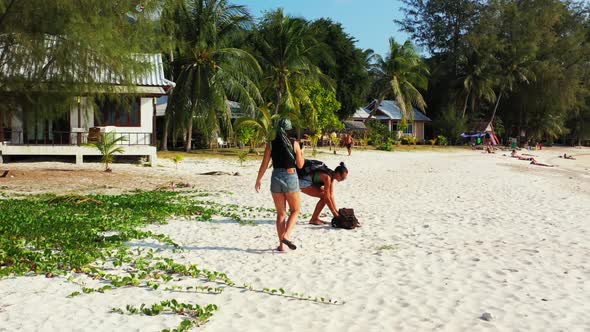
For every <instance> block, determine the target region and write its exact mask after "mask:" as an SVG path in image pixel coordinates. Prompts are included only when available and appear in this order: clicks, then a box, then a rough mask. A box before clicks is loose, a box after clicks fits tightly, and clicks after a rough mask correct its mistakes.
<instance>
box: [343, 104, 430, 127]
mask: <svg viewBox="0 0 590 332" xmlns="http://www.w3.org/2000/svg"><path fill="white" fill-rule="evenodd" d="M375 103H376V101H373V102H372V103H370V104H369V105H367V106H366V107H365V108H359V109H358V110H356V112H354V115H353V116H352V118H353V119H366V118H368V117H369V114H370V112H371V110H370V108H371V107H372V105H374V104H375ZM372 118H375V119H377V120H401V119H402V111H401V109H400V108H399V106H398V105H397V103H396V102H395V101H394V100H384V101H383V102H382V103H381V106H380V107H379V112H377V113H376V114H374V115H373V117H372ZM414 121H423V122H430V121H432V120H430V118H429V117H427V116H426V115H425V114H424V113H422V112H420V111H419V110H417V109H416V108H414Z"/></svg>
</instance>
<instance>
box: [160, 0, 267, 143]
mask: <svg viewBox="0 0 590 332" xmlns="http://www.w3.org/2000/svg"><path fill="white" fill-rule="evenodd" d="M178 17H179V21H178V24H179V27H178V29H176V32H177V35H178V36H177V38H179V40H178V41H177V47H178V49H179V53H180V54H179V56H178V57H177V58H176V59H175V61H174V65H175V66H178V68H180V73H179V75H178V78H177V80H176V88H175V89H174V90H173V92H172V95H171V96H170V101H169V102H168V107H167V110H166V111H167V112H168V111H170V113H171V116H172V117H173V122H175V123H176V124H183V129H184V130H185V133H186V136H185V137H186V144H185V150H186V151H187V152H188V151H190V150H191V147H192V146H191V138H192V132H193V126H196V127H197V129H198V130H199V131H201V132H202V133H203V134H204V135H206V137H211V135H212V134H213V133H214V132H218V131H223V132H225V134H226V135H230V133H231V111H230V109H229V106H228V104H227V100H228V98H231V99H233V100H236V101H238V102H239V103H240V107H241V109H242V110H244V111H246V112H251V113H254V110H255V108H256V103H257V102H259V101H260V100H261V97H260V92H259V90H258V87H257V85H256V83H255V81H256V79H257V77H258V76H259V75H260V73H261V69H260V66H259V65H258V63H257V61H256V59H255V58H254V57H253V56H252V55H251V54H249V53H248V52H246V51H244V50H242V49H237V48H232V47H229V45H228V41H229V40H230V37H231V36H232V34H234V33H236V32H238V31H240V30H241V29H244V28H247V27H249V26H250V24H251V22H252V18H251V16H250V15H249V14H248V12H247V10H246V8H245V7H244V6H239V5H232V4H230V3H229V2H228V1H227V0H187V1H186V2H184V3H182V4H181V7H180V9H179V15H178Z"/></svg>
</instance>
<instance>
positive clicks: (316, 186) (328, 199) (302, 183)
mask: <svg viewBox="0 0 590 332" xmlns="http://www.w3.org/2000/svg"><path fill="white" fill-rule="evenodd" d="M346 177H348V169H347V168H346V165H344V163H343V162H341V163H340V165H338V167H336V169H334V170H333V171H332V170H330V169H325V170H316V171H313V172H311V173H310V174H307V175H305V176H303V177H301V178H300V179H299V188H301V192H303V193H304V194H306V195H309V196H311V197H317V198H319V199H320V200H319V201H318V203H317V204H316V206H315V209H314V211H313V214H312V216H311V219H310V220H309V223H310V224H312V225H324V224H327V222H325V221H323V220H321V219H320V214H321V213H322V210H323V209H324V207H325V206H326V205H327V206H328V208H329V209H330V211H331V212H332V215H333V216H334V217H338V208H336V201H335V200H334V180H336V181H338V182H340V181H344V180H346Z"/></svg>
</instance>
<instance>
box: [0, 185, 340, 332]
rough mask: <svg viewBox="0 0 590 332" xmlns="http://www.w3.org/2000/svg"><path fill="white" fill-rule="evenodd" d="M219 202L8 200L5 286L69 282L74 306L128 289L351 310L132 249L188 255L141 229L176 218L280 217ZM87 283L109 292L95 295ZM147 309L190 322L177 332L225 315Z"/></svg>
mask: <svg viewBox="0 0 590 332" xmlns="http://www.w3.org/2000/svg"><path fill="white" fill-rule="evenodd" d="M215 195H216V193H207V192H203V191H199V190H187V191H185V192H182V191H163V190H158V191H151V192H133V193H130V194H123V195H114V196H108V195H91V196H82V195H66V196H56V195H38V196H27V197H24V198H18V199H10V198H8V199H2V200H0V220H2V221H3V222H2V223H0V278H2V277H8V276H14V275H16V276H20V275H25V274H29V273H34V274H43V275H45V276H46V277H48V278H53V277H59V276H64V277H65V278H67V280H68V281H70V282H72V283H75V284H78V285H80V290H79V291H75V292H72V293H71V294H69V295H68V297H70V298H72V297H77V296H82V295H84V294H91V293H105V292H109V291H112V290H114V289H117V288H121V287H135V288H145V289H160V290H164V291H169V292H192V293H205V294H213V295H215V294H220V293H222V292H223V291H224V289H225V288H228V287H229V288H237V289H245V290H247V291H254V292H260V293H265V294H268V295H274V296H284V297H289V298H296V299H299V300H305V301H314V302H318V303H324V304H342V303H343V302H341V301H336V300H332V299H329V298H325V297H316V296H308V295H304V294H300V293H297V292H287V291H285V290H284V289H282V288H279V289H271V288H261V289H257V288H254V287H252V286H251V285H246V284H244V286H237V285H236V283H235V282H234V281H232V280H231V279H230V278H229V277H228V276H227V275H226V274H225V273H223V272H219V271H211V270H208V269H204V268H200V267H199V266H197V265H195V264H180V263H178V262H176V261H174V260H173V259H172V258H165V257H160V256H157V255H156V254H157V252H160V251H161V250H162V249H157V250H156V249H149V250H145V249H143V248H132V247H131V245H130V241H132V240H141V239H147V238H151V239H155V240H157V241H158V242H160V243H162V244H165V245H166V246H167V249H169V250H171V251H172V253H177V252H182V250H183V249H182V247H180V246H179V245H178V244H177V243H175V241H174V240H173V239H171V238H170V237H168V236H166V235H164V234H157V233H153V232H151V231H146V230H142V229H141V228H142V227H144V226H147V225H149V224H153V223H160V224H163V223H166V220H167V219H169V218H170V217H180V218H187V219H189V220H198V221H214V220H215V219H216V218H230V219H231V220H234V221H236V222H238V223H240V224H248V223H250V222H251V223H253V224H255V223H254V221H252V219H255V218H261V216H262V217H264V218H272V217H273V216H274V214H273V210H272V209H266V208H260V207H245V206H238V205H233V204H227V205H226V204H219V203H217V202H215V201H213V200H212V198H213V197H215ZM251 218H252V219H251ZM107 271H109V272H107ZM191 281H197V282H196V283H195V282H192V283H191V284H190V285H188V286H187V285H179V284H178V282H191ZM87 282H92V283H101V284H102V285H101V286H100V287H96V288H93V287H90V286H89V285H87V284H86V283H87ZM210 283H213V284H216V285H210ZM129 308H133V307H131V306H130V307H129ZM140 308H141V309H138V310H139V311H137V312H139V313H140V314H147V313H148V312H149V313H151V314H156V312H167V311H170V312H175V313H177V314H181V315H184V316H185V318H186V319H185V320H183V322H182V323H181V325H179V326H178V327H177V328H176V329H175V330H174V331H186V330H187V329H189V328H192V327H194V326H199V325H201V324H204V322H206V321H207V320H208V319H209V318H210V317H211V315H212V314H213V312H214V311H216V310H217V307H215V306H212V305H201V306H199V305H197V304H188V303H184V304H180V303H178V302H172V300H170V302H165V301H164V302H162V303H159V304H157V305H156V306H155V307H154V306H153V305H152V306H149V307H146V306H144V307H141V306H140ZM144 309H146V310H147V309H149V310H150V311H146V310H144ZM121 310H122V309H121ZM128 311H129V310H128ZM130 311H134V310H130ZM185 313H186V315H185Z"/></svg>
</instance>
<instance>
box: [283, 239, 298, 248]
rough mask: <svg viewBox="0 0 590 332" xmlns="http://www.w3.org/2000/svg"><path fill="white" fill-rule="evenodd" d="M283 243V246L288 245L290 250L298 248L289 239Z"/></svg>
mask: <svg viewBox="0 0 590 332" xmlns="http://www.w3.org/2000/svg"><path fill="white" fill-rule="evenodd" d="M281 242H283V244H284V245H286V246H287V247H289V249H291V250H295V249H297V246H296V245H295V244H293V242H291V241H289V240H287V239H283V241H281Z"/></svg>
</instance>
